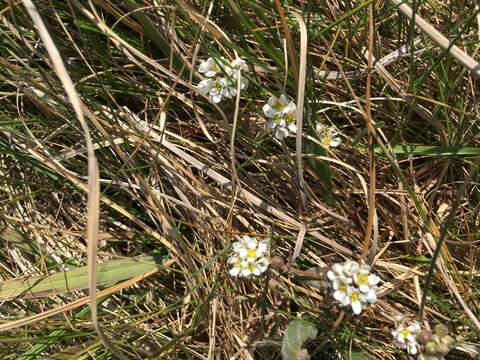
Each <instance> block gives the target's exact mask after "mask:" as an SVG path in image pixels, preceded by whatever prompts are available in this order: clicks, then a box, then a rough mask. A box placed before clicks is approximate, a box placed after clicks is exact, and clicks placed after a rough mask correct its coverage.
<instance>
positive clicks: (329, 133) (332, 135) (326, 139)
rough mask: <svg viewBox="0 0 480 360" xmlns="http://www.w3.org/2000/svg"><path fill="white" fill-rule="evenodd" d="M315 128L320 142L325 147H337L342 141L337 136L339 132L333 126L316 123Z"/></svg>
mask: <svg viewBox="0 0 480 360" xmlns="http://www.w3.org/2000/svg"><path fill="white" fill-rule="evenodd" d="M315 130H316V131H317V134H318V136H319V140H320V142H321V143H322V144H323V145H324V146H325V147H327V148H328V147H337V146H338V145H340V143H341V142H342V139H341V138H340V137H339V136H337V135H338V134H339V133H338V131H337V129H336V128H335V127H334V126H328V125H325V124H321V123H318V124H317V125H316V127H315Z"/></svg>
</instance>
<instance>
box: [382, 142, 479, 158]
mask: <svg viewBox="0 0 480 360" xmlns="http://www.w3.org/2000/svg"><path fill="white" fill-rule="evenodd" d="M392 150H393V152H394V153H395V154H401V155H436V156H452V155H480V147H467V146H461V145H456V146H426V145H412V144H405V145H395V146H394V147H393V149H392ZM374 151H375V152H376V153H382V152H383V151H382V149H381V148H380V147H379V146H374Z"/></svg>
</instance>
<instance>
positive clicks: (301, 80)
mask: <svg viewBox="0 0 480 360" xmlns="http://www.w3.org/2000/svg"><path fill="white" fill-rule="evenodd" d="M293 16H295V19H296V20H297V22H298V25H299V27H300V68H299V73H298V87H297V114H296V118H297V134H296V141H295V150H296V156H297V160H296V162H297V176H298V185H299V187H300V197H301V199H302V204H303V210H304V211H305V212H307V213H308V204H307V194H306V191H305V179H304V178H303V158H302V153H303V145H302V144H303V131H302V129H303V107H304V102H305V81H306V76H307V27H306V26H305V22H304V21H303V19H302V17H301V16H300V15H298V14H295V13H294V14H293Z"/></svg>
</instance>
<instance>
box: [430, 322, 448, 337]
mask: <svg viewBox="0 0 480 360" xmlns="http://www.w3.org/2000/svg"><path fill="white" fill-rule="evenodd" d="M433 331H434V332H435V334H437V335H438V336H440V337H442V336H445V335H448V328H447V327H446V326H445V325H443V324H437V325H435V328H434V330H433Z"/></svg>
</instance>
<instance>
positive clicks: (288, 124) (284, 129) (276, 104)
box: [262, 95, 297, 140]
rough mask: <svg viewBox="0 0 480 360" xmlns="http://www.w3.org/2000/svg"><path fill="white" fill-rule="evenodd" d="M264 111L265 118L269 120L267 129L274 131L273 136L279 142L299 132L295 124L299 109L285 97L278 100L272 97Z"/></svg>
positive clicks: (282, 96)
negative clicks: (290, 134)
mask: <svg viewBox="0 0 480 360" xmlns="http://www.w3.org/2000/svg"><path fill="white" fill-rule="evenodd" d="M262 110H263V113H264V114H265V116H266V117H267V118H269V120H268V121H267V129H268V130H273V131H274V133H273V134H274V136H275V138H277V139H278V140H282V139H284V138H285V137H287V136H288V135H289V133H296V132H297V125H296V124H295V114H296V112H297V107H296V105H295V103H294V102H293V101H289V100H288V98H287V97H286V96H285V95H281V96H280V97H278V98H277V97H275V96H271V97H270V98H269V99H268V100H267V103H266V104H265V105H263V108H262Z"/></svg>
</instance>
